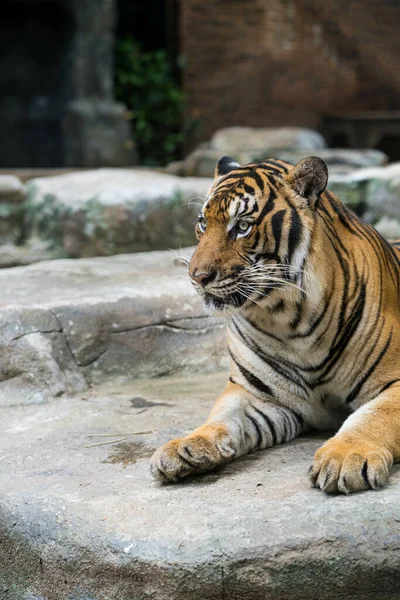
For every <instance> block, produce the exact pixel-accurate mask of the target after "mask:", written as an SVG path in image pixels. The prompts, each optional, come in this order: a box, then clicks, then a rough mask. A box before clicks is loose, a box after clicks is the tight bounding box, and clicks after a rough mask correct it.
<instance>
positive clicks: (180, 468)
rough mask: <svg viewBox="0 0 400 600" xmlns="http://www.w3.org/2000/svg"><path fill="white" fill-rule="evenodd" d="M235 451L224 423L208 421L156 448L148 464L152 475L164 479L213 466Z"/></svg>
mask: <svg viewBox="0 0 400 600" xmlns="http://www.w3.org/2000/svg"><path fill="white" fill-rule="evenodd" d="M234 454H235V450H234V448H233V447H232V445H231V442H230V439H229V436H228V434H227V431H226V427H225V426H224V425H222V424H210V425H204V426H203V427H199V428H198V429H197V430H196V431H194V432H193V433H191V434H189V435H187V436H185V437H182V438H178V439H176V440H172V441H171V442H168V443H167V444H165V445H164V446H162V447H161V448H159V449H158V450H156V452H155V453H154V454H153V456H152V458H151V464H150V468H151V473H152V475H153V477H154V479H156V480H157V481H160V482H162V483H166V482H168V481H177V480H178V479H181V478H182V477H186V476H187V475H192V474H193V473H201V472H203V471H208V470H211V469H214V468H215V467H217V466H219V465H220V464H222V463H224V462H227V461H228V460H229V459H231V458H232V457H233V455H234Z"/></svg>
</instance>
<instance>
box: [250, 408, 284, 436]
mask: <svg viewBox="0 0 400 600" xmlns="http://www.w3.org/2000/svg"><path fill="white" fill-rule="evenodd" d="M253 409H254V410H255V411H256V413H258V414H259V415H260V417H262V418H263V419H265V422H266V423H267V425H268V427H269V429H270V433H271V439H272V445H273V446H276V445H277V443H278V438H277V435H276V429H275V424H274V422H273V421H272V420H271V419H270V418H269V417H268V415H266V414H265V413H263V412H262V411H261V410H259V409H258V408H256V407H255V406H253Z"/></svg>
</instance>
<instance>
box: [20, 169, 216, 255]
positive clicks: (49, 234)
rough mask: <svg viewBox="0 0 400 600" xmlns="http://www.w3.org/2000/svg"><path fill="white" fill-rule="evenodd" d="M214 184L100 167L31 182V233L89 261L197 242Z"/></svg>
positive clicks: (28, 210)
mask: <svg viewBox="0 0 400 600" xmlns="http://www.w3.org/2000/svg"><path fill="white" fill-rule="evenodd" d="M210 185H211V180H209V179H205V178H196V179H195V178H186V179H182V178H179V177H174V176H172V175H166V174H164V173H159V172H157V171H150V170H144V169H130V170H124V169H100V170H95V171H86V172H80V173H71V174H68V175H62V176H57V177H46V178H43V179H41V178H39V179H34V180H32V181H31V182H29V184H28V190H29V199H28V201H27V207H26V215H25V228H26V235H27V236H28V237H29V236H33V237H39V238H40V239H45V240H51V241H52V242H53V244H54V246H55V247H58V248H62V249H63V250H64V251H65V252H66V253H67V255H69V256H73V257H82V256H83V257H86V256H98V255H109V254H118V253H123V252H138V251H146V250H157V249H161V250H162V249H167V248H177V247H179V246H185V245H188V244H190V243H193V242H194V241H195V237H194V221H195V218H196V216H197V214H198V202H200V203H201V199H202V198H204V196H205V194H206V192H207V190H208V189H209V187H210Z"/></svg>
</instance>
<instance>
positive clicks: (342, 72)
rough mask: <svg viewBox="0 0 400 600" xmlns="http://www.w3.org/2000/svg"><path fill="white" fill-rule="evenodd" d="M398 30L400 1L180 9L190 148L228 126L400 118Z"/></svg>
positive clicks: (311, 0) (185, 4)
mask: <svg viewBox="0 0 400 600" xmlns="http://www.w3.org/2000/svg"><path fill="white" fill-rule="evenodd" d="M399 25H400V2H399V0H218V1H217V0H182V2H181V40H182V53H183V55H184V56H185V57H186V62H187V66H186V69H185V73H184V78H183V85H184V89H185V91H186V94H187V98H188V114H190V115H191V116H193V117H195V118H198V119H199V120H200V126H199V128H198V130H197V132H196V139H193V140H192V143H194V142H195V141H199V140H201V139H206V138H208V137H209V136H210V134H211V133H212V132H213V131H215V129H217V128H219V127H226V126H231V125H249V126H273V125H304V126H310V127H318V126H319V124H320V123H321V119H322V118H323V116H324V115H326V114H328V113H332V112H334V111H353V110H395V109H397V110H398V109H400V35H399V33H398V26H399Z"/></svg>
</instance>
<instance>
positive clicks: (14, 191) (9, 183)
mask: <svg viewBox="0 0 400 600" xmlns="http://www.w3.org/2000/svg"><path fill="white" fill-rule="evenodd" d="M25 197H26V191H25V187H24V186H23V185H22V183H21V182H20V180H19V179H18V177H15V176H14V175H0V203H3V202H7V203H11V204H15V203H16V204H18V203H20V202H23V201H24V200H25Z"/></svg>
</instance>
